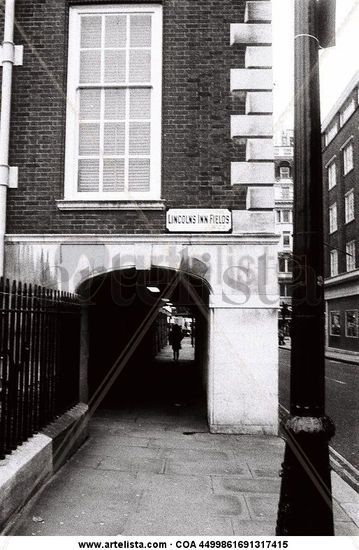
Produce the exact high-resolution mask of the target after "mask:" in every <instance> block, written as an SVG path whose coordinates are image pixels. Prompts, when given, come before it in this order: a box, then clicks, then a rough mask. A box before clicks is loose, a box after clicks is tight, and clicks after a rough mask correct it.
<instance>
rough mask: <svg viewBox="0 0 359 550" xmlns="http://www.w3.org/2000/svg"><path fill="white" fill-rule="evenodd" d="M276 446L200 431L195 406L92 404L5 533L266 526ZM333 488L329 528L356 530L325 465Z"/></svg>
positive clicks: (343, 493) (271, 520)
mask: <svg viewBox="0 0 359 550" xmlns="http://www.w3.org/2000/svg"><path fill="white" fill-rule="evenodd" d="M121 406H122V405H121ZM283 455H284V442H283V440H282V439H280V438H276V437H272V436H264V435H262V436H250V435H243V436H240V435H223V434H211V433H209V430H208V427H207V424H206V411H205V408H204V407H203V406H202V405H199V406H197V407H195V406H194V404H193V403H186V402H185V401H183V402H170V403H158V404H157V405H156V406H154V405H153V404H152V405H151V406H149V405H148V404H146V403H144V404H142V405H141V406H138V407H136V408H135V407H129V406H127V405H123V406H122V408H120V409H118V410H99V411H98V412H97V413H96V414H95V415H94V416H93V417H92V419H91V421H90V437H89V439H88V441H87V442H85V444H84V445H83V446H82V447H81V449H80V450H79V451H78V452H77V453H76V454H75V455H74V456H73V457H72V458H71V459H70V460H69V461H68V462H67V463H66V464H65V465H64V466H63V467H62V469H61V470H59V471H58V472H57V474H56V475H55V476H54V477H53V478H52V479H51V480H50V481H49V482H48V483H47V485H46V486H45V487H44V488H43V489H42V490H41V491H40V492H39V493H38V494H37V495H36V496H35V497H34V498H33V499H32V500H31V501H30V502H29V503H28V504H27V505H26V507H25V508H24V510H23V511H22V512H21V513H19V514H18V516H17V518H16V519H15V521H14V523H13V524H12V527H11V528H10V529H9V532H8V533H7V534H10V535H35V536H44V535H51V536H54V535H77V536H81V535H83V536H93V535H107V536H116V535H134V536H141V535H147V536H151V535H155V536H161V535H163V536H166V535H168V536H170V535H176V536H196V535H197V536H199V535H201V536H205V535H208V536H216V535H217V536H232V535H238V536H247V535H248V536H250V535H257V536H260V535H263V536H266V535H267V536H270V535H274V534H275V525H276V515H277V506H278V501H279V492H280V477H279V471H280V468H281V463H282V461H283ZM333 494H334V516H335V529H336V534H337V535H341V536H343V535H346V536H350V535H359V528H358V526H357V525H356V524H355V516H356V512H357V510H358V500H357V498H358V495H357V493H355V491H353V490H351V489H350V488H349V487H348V485H347V484H346V483H345V482H344V481H343V480H342V479H341V478H339V476H337V475H336V474H333ZM353 518H354V519H353Z"/></svg>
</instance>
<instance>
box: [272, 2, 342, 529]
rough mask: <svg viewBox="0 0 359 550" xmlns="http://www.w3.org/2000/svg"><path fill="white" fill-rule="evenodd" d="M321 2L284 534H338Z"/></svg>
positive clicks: (300, 146) (305, 21)
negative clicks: (329, 379)
mask: <svg viewBox="0 0 359 550" xmlns="http://www.w3.org/2000/svg"><path fill="white" fill-rule="evenodd" d="M318 6H319V4H318V2H317V0H295V86H296V88H295V126H294V127H295V130H294V149H295V153H294V234H293V256H294V261H293V264H294V265H293V302H292V354H291V382H290V417H289V419H288V420H287V422H286V423H285V425H284V426H283V429H284V432H285V437H286V448H285V456H284V463H283V470H282V485H281V495H280V502H279V508H278V521H277V535H297V536H298V535H299V536H300V535H302V536H303V535H308V536H309V535H333V534H334V526H333V510H332V496H331V480H330V465H329V446H328V443H329V440H330V438H331V437H332V436H333V434H334V426H333V423H332V421H331V420H330V419H329V418H328V417H327V416H325V396H324V394H325V376H324V372H325V358H324V344H325V311H324V267H323V264H324V245H323V203H322V201H323V197H322V156H321V149H322V148H321V123H320V97H319V60H318V49H319V38H320V36H319V35H320V29H319V19H318Z"/></svg>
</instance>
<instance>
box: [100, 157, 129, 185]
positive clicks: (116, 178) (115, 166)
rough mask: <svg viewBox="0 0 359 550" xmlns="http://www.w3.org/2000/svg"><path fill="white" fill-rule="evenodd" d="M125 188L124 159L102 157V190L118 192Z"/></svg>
mask: <svg viewBox="0 0 359 550" xmlns="http://www.w3.org/2000/svg"><path fill="white" fill-rule="evenodd" d="M124 188H125V161H124V160H123V159H104V161H103V190H104V191H105V192H106V193H111V192H112V193H119V192H121V191H124Z"/></svg>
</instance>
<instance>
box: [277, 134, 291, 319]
mask: <svg viewBox="0 0 359 550" xmlns="http://www.w3.org/2000/svg"><path fill="white" fill-rule="evenodd" d="M293 141H294V137H293V130H286V131H284V132H283V133H282V136H281V143H280V145H279V144H278V145H275V147H274V164H275V184H274V196H275V219H276V221H275V224H276V232H277V233H278V234H280V236H281V237H280V241H279V253H278V284H279V294H280V307H281V308H280V311H279V322H280V324H284V325H285V326H286V327H287V328H288V323H285V322H284V320H283V315H282V312H283V305H286V306H288V308H286V309H287V311H289V312H290V308H291V304H292V286H291V282H292V251H293V145H294V144H293Z"/></svg>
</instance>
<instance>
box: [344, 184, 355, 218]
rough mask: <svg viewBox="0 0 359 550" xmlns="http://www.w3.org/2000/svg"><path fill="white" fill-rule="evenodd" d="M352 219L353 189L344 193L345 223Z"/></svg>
mask: <svg viewBox="0 0 359 550" xmlns="http://www.w3.org/2000/svg"><path fill="white" fill-rule="evenodd" d="M352 220H354V189H351V190H350V191H349V192H348V193H346V195H345V223H349V222H351V221H352Z"/></svg>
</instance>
